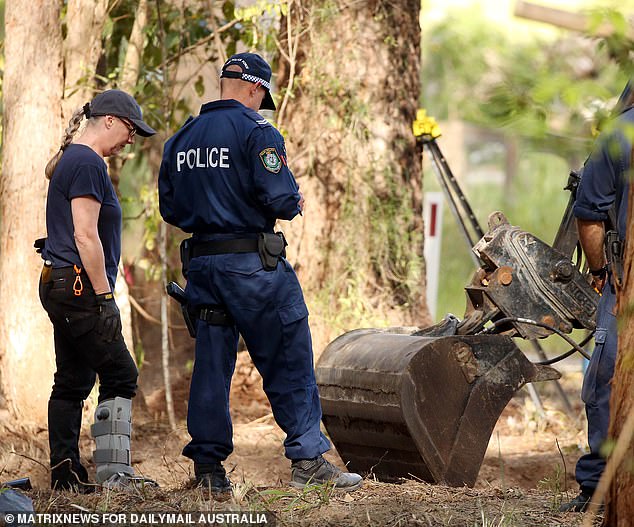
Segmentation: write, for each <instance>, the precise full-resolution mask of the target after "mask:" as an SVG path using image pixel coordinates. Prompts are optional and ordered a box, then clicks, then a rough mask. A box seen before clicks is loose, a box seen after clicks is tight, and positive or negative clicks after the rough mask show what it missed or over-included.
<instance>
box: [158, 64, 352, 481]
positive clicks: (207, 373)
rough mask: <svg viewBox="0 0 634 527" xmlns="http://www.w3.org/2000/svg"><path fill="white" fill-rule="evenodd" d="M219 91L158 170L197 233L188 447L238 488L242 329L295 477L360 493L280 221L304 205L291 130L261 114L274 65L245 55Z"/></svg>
mask: <svg viewBox="0 0 634 527" xmlns="http://www.w3.org/2000/svg"><path fill="white" fill-rule="evenodd" d="M220 77H221V82H220V97H221V98H220V100H217V101H214V102H210V103H207V104H204V105H203V106H202V108H201V110H200V115H199V116H198V117H196V118H194V119H190V120H189V121H188V122H187V123H186V124H185V125H184V126H183V128H181V129H180V130H179V131H178V132H177V133H176V134H175V135H174V136H173V137H171V138H170V139H169V140H168V141H167V143H166V144H165V149H164V153H163V161H162V164H161V169H160V175H159V204H160V211H161V214H162V216H163V218H164V219H165V221H166V222H168V223H170V224H172V225H175V226H177V227H179V228H181V229H182V230H184V231H185V232H188V233H193V236H192V238H191V240H187V241H186V243H187V246H188V247H189V255H185V256H184V258H185V262H184V264H185V265H188V270H187V276H186V277H187V288H186V296H187V299H188V301H189V305H190V307H193V308H194V309H195V311H196V313H197V317H198V318H197V320H196V328H197V335H196V358H195V363H194V370H193V374H192V380H191V389H190V395H189V406H188V414H187V427H188V430H189V434H190V436H191V441H190V442H189V444H188V445H187V446H186V447H185V448H184V450H183V454H184V455H185V456H187V457H189V458H191V459H192V460H193V461H194V471H195V476H196V482H197V483H198V484H200V485H203V486H205V487H209V488H210V489H211V491H212V492H214V493H220V492H226V491H229V490H230V488H231V487H230V481H229V480H228V478H227V477H226V472H225V469H224V467H223V466H222V462H223V461H224V460H225V459H226V458H227V457H228V456H229V454H231V452H232V451H233V442H232V431H233V430H232V424H231V417H230V414H229V388H230V384H231V377H232V374H233V371H234V367H235V362H236V354H237V345H238V334H241V335H242V336H243V338H244V341H245V343H246V345H247V348H248V350H249V353H250V355H251V357H252V359H253V362H254V364H255V366H256V368H257V369H258V371H259V372H260V374H261V376H262V379H263V385H264V391H265V392H266V395H267V397H268V399H269V402H270V403H271V407H272V409H273V415H274V417H275V420H276V422H277V423H278V425H279V426H280V427H281V428H282V430H284V432H285V433H286V439H285V441H284V447H285V454H286V457H287V458H289V459H290V460H291V462H292V463H291V485H292V486H295V487H300V488H301V487H303V486H304V485H306V484H307V483H308V482H311V483H324V482H326V481H330V482H332V484H333V485H334V486H335V488H340V489H344V490H354V489H356V488H358V487H359V486H360V485H361V481H362V479H361V476H359V475H357V474H351V473H344V472H342V471H341V470H339V469H338V468H337V467H335V466H334V465H332V464H331V463H329V462H328V461H326V460H325V459H324V458H323V457H322V454H323V453H324V452H326V451H327V450H329V448H330V443H329V441H328V440H327V439H326V437H325V436H324V435H323V434H322V433H321V431H320V421H321V406H320V401H319V393H318V390H317V385H316V382H315V375H314V368H313V354H312V344H311V336H310V330H309V327H308V310H307V308H306V304H305V303H304V298H303V295H302V290H301V287H300V285H299V282H298V280H297V277H296V275H295V272H294V271H293V268H292V267H291V265H290V264H289V263H288V262H287V261H286V259H285V258H284V257H283V255H284V246H285V241H284V239H283V237H282V236H280V235H277V234H274V232H273V229H274V225H275V222H276V220H277V219H278V218H280V219H285V220H291V219H292V218H294V217H295V216H296V215H297V214H298V213H300V212H301V211H302V207H303V197H302V194H301V193H300V191H299V188H298V186H297V183H296V181H295V179H294V177H293V174H292V173H291V171H290V170H289V168H288V163H287V159H286V148H285V146H284V139H283V138H282V135H281V134H280V133H279V132H278V131H277V130H276V129H275V128H274V127H273V126H272V125H271V124H270V123H269V122H268V121H267V120H266V119H264V118H263V117H262V116H261V115H259V114H258V113H257V111H258V110H259V109H260V108H262V109H270V110H274V109H275V105H274V103H273V99H272V97H271V93H270V89H271V85H270V81H271V68H270V66H269V65H268V64H267V63H266V61H265V60H264V59H263V58H262V57H260V56H259V55H256V54H253V53H240V54H237V55H234V56H232V57H231V58H230V59H229V60H228V61H227V62H226V63H225V64H224V66H223V68H222V72H221V75H220Z"/></svg>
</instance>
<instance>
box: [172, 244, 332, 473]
mask: <svg viewBox="0 0 634 527" xmlns="http://www.w3.org/2000/svg"><path fill="white" fill-rule="evenodd" d="M186 294H187V298H188V300H189V302H190V303H191V304H192V305H195V306H205V305H207V306H208V305H222V306H224V307H225V309H226V310H227V311H228V312H229V313H230V314H231V316H232V317H233V319H234V321H235V326H214V325H209V324H207V323H206V322H204V321H202V320H198V321H197V336H196V359H195V362H194V371H193V374H192V380H191V388H190V394H189V406H188V411H187V428H188V431H189V434H190V436H191V441H190V443H189V444H188V445H187V446H186V447H185V448H184V450H183V455H185V456H187V457H189V458H191V459H192V460H193V461H194V462H195V463H199V464H200V463H213V462H216V461H223V460H224V459H226V458H227V456H229V454H231V452H232V451H233V440H232V436H233V428H232V424H231V416H230V414H229V388H230V386H231V377H232V375H233V371H234V367H235V363H236V353H237V345H238V333H240V334H242V337H243V338H244V341H245V343H246V345H247V348H248V350H249V354H250V355H251V358H252V359H253V363H254V364H255V367H256V368H257V369H258V371H259V372H260V375H261V376H262V380H263V384H264V391H265V393H266V395H267V397H268V399H269V402H270V403H271V407H272V409H273V416H274V417H275V421H276V422H277V424H278V425H279V426H280V428H282V430H283V431H284V432H285V433H286V440H285V441H284V447H285V454H286V457H287V458H289V459H309V458H314V457H317V456H318V455H320V454H322V453H324V452H326V451H327V450H328V449H329V448H330V443H329V441H328V439H326V437H325V436H324V435H323V434H322V433H321V432H320V429H319V427H320V422H321V405H320V402H319V393H318V390H317V384H316V382H315V374H314V367H313V353H312V342H311V337H310V330H309V327H308V310H307V309H306V304H305V303H304V297H303V295H302V290H301V287H300V285H299V282H298V280H297V276H296V275H295V272H294V271H293V268H292V267H291V266H290V264H289V263H288V262H287V261H286V260H284V259H280V261H279V262H278V265H277V268H276V269H275V270H274V271H265V270H264V269H263V268H262V263H261V261H260V257H259V255H258V254H257V253H255V252H253V253H244V254H218V255H212V256H199V257H197V258H194V259H192V260H191V261H190V264H189V271H188V274H187V289H186Z"/></svg>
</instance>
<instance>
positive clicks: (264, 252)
mask: <svg viewBox="0 0 634 527" xmlns="http://www.w3.org/2000/svg"><path fill="white" fill-rule="evenodd" d="M287 245H288V244H287V243H286V239H285V238H284V234H282V233H281V232H276V233H270V232H261V233H260V234H259V235H258V254H259V255H260V260H262V267H263V268H264V270H265V271H274V270H275V269H276V268H277V262H279V260H280V258H283V257H285V256H286V246H287Z"/></svg>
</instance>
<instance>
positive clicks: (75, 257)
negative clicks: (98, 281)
mask: <svg viewBox="0 0 634 527" xmlns="http://www.w3.org/2000/svg"><path fill="white" fill-rule="evenodd" d="M82 196H92V197H93V198H95V199H96V200H97V201H99V202H100V203H101V210H100V211H99V219H98V222H97V230H98V232H99V238H100V239H101V245H102V246H103V252H104V257H105V263H106V274H107V276H108V281H109V282H110V287H111V289H112V290H114V284H115V281H116V279H117V266H118V264H119V258H120V256H121V205H120V204H119V200H118V199H117V194H116V192H115V190H114V187H113V186H112V182H111V181H110V177H109V176H108V170H107V167H106V163H105V162H104V160H103V159H102V157H101V156H100V155H99V154H97V153H96V152H95V151H94V150H93V149H92V148H90V147H88V146H85V145H78V144H71V145H69V146H68V147H67V148H66V151H65V152H64V154H63V155H62V158H61V159H60V161H59V164H58V165H57V168H56V169H55V172H54V173H53V177H52V178H51V181H50V184H49V186H48V196H47V200H46V230H47V233H48V237H47V240H46V247H45V248H44V250H43V251H42V257H43V258H45V259H46V260H50V261H51V262H53V267H69V266H72V265H77V266H79V267H83V266H82V263H81V259H80V258H79V252H78V251H77V245H76V244H75V238H74V232H75V229H74V227H73V214H72V209H71V200H72V199H73V198H78V197H82Z"/></svg>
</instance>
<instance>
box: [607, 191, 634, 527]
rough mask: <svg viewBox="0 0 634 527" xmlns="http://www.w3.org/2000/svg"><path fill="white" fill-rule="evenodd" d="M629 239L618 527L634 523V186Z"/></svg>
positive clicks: (614, 412)
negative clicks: (632, 423)
mask: <svg viewBox="0 0 634 527" xmlns="http://www.w3.org/2000/svg"><path fill="white" fill-rule="evenodd" d="M628 200H629V201H628V204H629V210H628V234H627V239H628V242H627V244H626V247H625V266H624V285H623V290H622V291H621V292H620V295H619V298H618V313H619V328H621V329H620V331H619V351H618V355H617V359H616V366H615V370H614V378H613V379H612V396H611V398H610V430H609V433H608V436H609V437H610V438H613V439H614V440H617V438H619V437H620V436H621V435H622V434H628V435H630V437H629V440H628V439H627V438H625V440H626V444H628V445H629V447H628V449H627V452H626V453H625V455H624V457H623V460H622V461H621V463H619V464H618V466H617V468H616V475H615V477H614V479H613V480H612V485H611V486H610V490H609V492H608V497H607V500H606V505H607V506H606V514H605V523H604V524H605V525H610V526H615V527H631V526H634V499H632V496H634V441H632V437H631V434H632V430H631V428H632V427H631V426H625V424H626V421H627V420H628V417H629V418H630V421H631V419H632V418H631V416H630V414H631V413H632V412H634V309H632V307H633V306H634V244H632V243H631V242H632V240H634V228H633V227H632V223H633V221H634V218H633V217H632V207H633V206H634V187H632V186H630V189H629V197H628Z"/></svg>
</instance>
